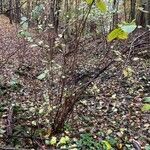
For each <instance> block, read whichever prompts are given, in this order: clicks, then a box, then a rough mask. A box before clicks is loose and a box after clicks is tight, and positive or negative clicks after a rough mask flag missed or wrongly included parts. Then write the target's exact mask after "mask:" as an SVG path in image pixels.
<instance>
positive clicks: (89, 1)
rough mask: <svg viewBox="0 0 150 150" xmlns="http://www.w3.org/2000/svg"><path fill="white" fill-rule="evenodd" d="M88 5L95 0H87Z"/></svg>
mask: <svg viewBox="0 0 150 150" xmlns="http://www.w3.org/2000/svg"><path fill="white" fill-rule="evenodd" d="M85 1H86V3H87V4H88V5H91V4H92V3H93V1H94V0H85Z"/></svg>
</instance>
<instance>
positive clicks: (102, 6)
mask: <svg viewBox="0 0 150 150" xmlns="http://www.w3.org/2000/svg"><path fill="white" fill-rule="evenodd" d="M96 5H97V8H98V9H99V10H100V11H101V12H102V13H105V12H106V11H107V6H106V3H105V2H104V1H103V0H97V1H96Z"/></svg>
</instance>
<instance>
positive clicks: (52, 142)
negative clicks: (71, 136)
mask: <svg viewBox="0 0 150 150" xmlns="http://www.w3.org/2000/svg"><path fill="white" fill-rule="evenodd" d="M56 142H57V138H56V137H55V136H53V137H52V138H51V140H50V144H51V145H55V144H56Z"/></svg>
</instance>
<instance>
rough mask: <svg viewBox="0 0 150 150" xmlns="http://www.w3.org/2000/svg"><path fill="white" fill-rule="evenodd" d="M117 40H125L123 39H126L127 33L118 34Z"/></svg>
mask: <svg viewBox="0 0 150 150" xmlns="http://www.w3.org/2000/svg"><path fill="white" fill-rule="evenodd" d="M117 38H118V39H121V40H125V39H127V38H128V33H126V32H124V31H122V32H120V34H119V35H118V37H117Z"/></svg>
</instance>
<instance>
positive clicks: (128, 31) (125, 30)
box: [120, 23, 137, 33]
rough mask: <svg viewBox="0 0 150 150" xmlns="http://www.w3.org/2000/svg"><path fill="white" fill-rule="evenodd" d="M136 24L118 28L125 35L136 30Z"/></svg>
mask: <svg viewBox="0 0 150 150" xmlns="http://www.w3.org/2000/svg"><path fill="white" fill-rule="evenodd" d="M136 27H137V26H136V24H135V23H134V24H133V23H132V24H125V25H122V26H121V27H120V28H121V29H122V30H123V31H124V32H126V33H131V32H133V31H134V30H135V29H136Z"/></svg>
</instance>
